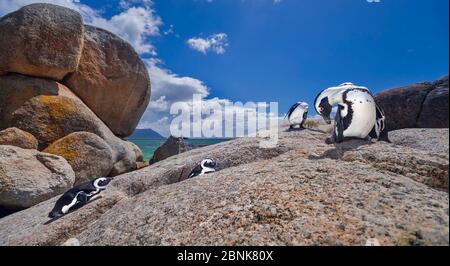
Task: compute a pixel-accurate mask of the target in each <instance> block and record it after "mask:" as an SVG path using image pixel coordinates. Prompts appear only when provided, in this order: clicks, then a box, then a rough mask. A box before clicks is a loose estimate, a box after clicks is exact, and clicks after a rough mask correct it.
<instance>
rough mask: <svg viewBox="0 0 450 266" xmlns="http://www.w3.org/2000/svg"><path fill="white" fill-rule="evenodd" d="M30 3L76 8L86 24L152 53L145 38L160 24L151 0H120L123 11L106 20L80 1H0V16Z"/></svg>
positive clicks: (152, 48)
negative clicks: (104, 30) (113, 34)
mask: <svg viewBox="0 0 450 266" xmlns="http://www.w3.org/2000/svg"><path fill="white" fill-rule="evenodd" d="M32 3H51V4H56V5H60V6H65V7H68V8H71V9H74V10H77V11H78V12H80V13H81V15H82V16H83V19H84V21H85V23H86V24H90V25H94V26H97V27H100V28H103V29H106V30H109V31H111V32H113V33H115V34H117V35H118V36H120V37H122V38H123V39H125V40H127V41H128V42H129V43H130V44H131V45H133V47H134V48H135V49H136V51H137V52H138V53H140V54H145V53H149V54H153V55H155V54H156V50H155V48H154V47H153V45H152V44H151V43H150V40H149V38H150V37H153V36H158V35H159V27H160V26H161V25H162V24H163V23H162V20H161V18H160V17H159V16H158V15H157V14H156V13H155V10H154V9H153V8H152V4H153V2H152V1H151V0H131V1H123V0H122V1H121V2H120V6H121V7H122V8H124V10H123V11H122V12H121V13H119V14H117V15H115V16H113V17H112V18H110V19H107V18H104V17H102V14H101V13H100V12H99V11H97V10H95V9H93V8H91V7H89V6H87V5H84V4H81V3H80V2H79V1H78V0H0V15H5V14H7V13H10V12H12V11H15V10H17V9H19V8H21V7H23V6H25V5H29V4H32ZM126 3H127V4H128V5H126ZM138 4H140V6H138Z"/></svg>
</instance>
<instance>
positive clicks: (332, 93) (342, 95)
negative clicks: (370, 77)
mask: <svg viewBox="0 0 450 266" xmlns="http://www.w3.org/2000/svg"><path fill="white" fill-rule="evenodd" d="M334 105H337V106H338V109H337V112H336V118H335V129H334V134H333V137H332V139H331V140H329V142H341V141H343V139H344V138H363V139H364V138H367V137H370V138H374V139H378V140H380V141H387V142H389V138H388V132H387V131H386V130H385V123H384V121H385V115H384V112H383V110H382V108H381V107H380V106H379V105H378V104H377V103H376V102H375V100H374V98H373V95H372V93H371V92H370V90H369V89H368V88H366V87H362V86H356V85H353V84H352V83H350V82H347V83H343V84H341V85H339V86H337V87H331V88H328V89H325V90H323V91H321V92H320V93H319V94H318V95H317V97H316V100H315V102H314V107H315V109H316V112H317V113H318V114H319V115H321V116H322V117H323V118H324V119H325V121H326V122H327V123H329V124H330V123H331V119H330V115H331V112H332V107H333V106H334Z"/></svg>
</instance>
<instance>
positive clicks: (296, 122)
mask: <svg viewBox="0 0 450 266" xmlns="http://www.w3.org/2000/svg"><path fill="white" fill-rule="evenodd" d="M308 108H309V105H308V104H307V103H305V102H298V103H296V104H294V105H293V106H292V107H291V109H289V111H288V113H287V114H286V117H285V118H287V119H288V120H289V124H290V127H289V130H293V129H296V128H299V129H303V128H304V127H303V124H304V123H305V121H306V119H307V118H308Z"/></svg>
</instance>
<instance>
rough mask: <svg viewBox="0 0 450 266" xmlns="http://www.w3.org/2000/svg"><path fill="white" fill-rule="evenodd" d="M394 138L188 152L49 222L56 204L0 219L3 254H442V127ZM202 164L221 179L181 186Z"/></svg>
mask: <svg viewBox="0 0 450 266" xmlns="http://www.w3.org/2000/svg"><path fill="white" fill-rule="evenodd" d="M424 133H425V134H424ZM392 135H393V140H394V142H395V143H394V144H388V143H383V142H379V143H368V142H364V141H350V142H345V143H343V144H338V145H335V146H328V145H326V144H324V140H325V138H326V137H327V136H328V134H327V133H322V132H320V131H317V130H304V131H301V132H284V131H283V130H281V132H280V141H279V145H278V146H277V147H275V148H272V149H262V148H260V147H259V141H260V140H259V139H257V138H244V139H236V140H233V141H229V142H224V143H221V144H218V145H214V146H209V147H205V148H201V149H196V150H193V151H189V152H186V153H183V154H179V155H177V156H174V157H171V158H168V159H166V160H164V161H161V162H158V163H156V164H154V165H151V166H150V167H147V168H144V169H142V170H139V171H135V172H132V173H128V174H124V175H121V176H117V177H116V178H115V180H114V181H113V183H112V184H110V187H109V188H108V190H107V191H106V192H104V193H103V196H102V198H101V199H99V200H97V201H94V202H92V203H90V204H88V205H87V206H85V207H83V208H82V209H80V210H78V211H77V212H73V213H70V214H69V215H67V216H65V217H63V218H61V219H59V220H56V221H53V222H51V223H47V222H48V218H47V217H46V215H47V213H48V212H49V210H50V209H51V208H52V204H53V203H54V202H55V200H56V198H53V199H51V200H49V201H46V202H43V203H41V204H38V205H36V206H34V207H32V208H30V209H27V210H24V211H22V212H19V213H15V214H13V215H10V216H8V217H5V218H3V219H0V244H1V245H60V244H63V243H64V242H65V241H66V240H68V239H71V238H75V239H76V240H77V241H74V239H71V240H70V242H71V243H80V244H81V245H270V244H277V245H364V244H365V242H366V241H367V239H369V238H377V239H378V240H379V242H380V243H381V244H382V245H448V244H449V237H448V233H449V232H448V226H449V201H448V161H449V156H448V153H447V152H446V151H448V138H449V137H448V129H443V130H432V129H427V130H423V129H417V130H400V131H397V132H394V133H393V134H392ZM408 136H418V138H416V139H415V141H413V140H414V139H413V138H411V137H408ZM442 146H445V147H442ZM436 147H439V148H436ZM205 157H210V158H213V159H215V160H216V161H218V163H219V168H220V169H219V171H218V172H216V173H214V174H210V175H207V176H203V177H198V178H194V179H189V180H186V175H187V174H188V173H189V170H190V169H191V168H192V167H193V166H194V165H195V164H196V163H198V162H199V161H200V160H201V159H203V158H205ZM46 223H47V224H46Z"/></svg>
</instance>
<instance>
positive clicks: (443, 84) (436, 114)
mask: <svg viewBox="0 0 450 266" xmlns="http://www.w3.org/2000/svg"><path fill="white" fill-rule="evenodd" d="M433 85H434V86H435V89H434V90H432V91H431V92H430V93H429V94H428V95H427V97H426V99H425V101H424V102H423V105H422V112H421V113H420V116H419V119H418V121H417V126H418V127H420V128H448V127H449V114H448V110H449V109H448V107H449V106H448V100H449V98H448V90H449V87H448V76H446V77H443V78H442V79H440V80H438V81H436V82H435V83H434V84H433Z"/></svg>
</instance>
